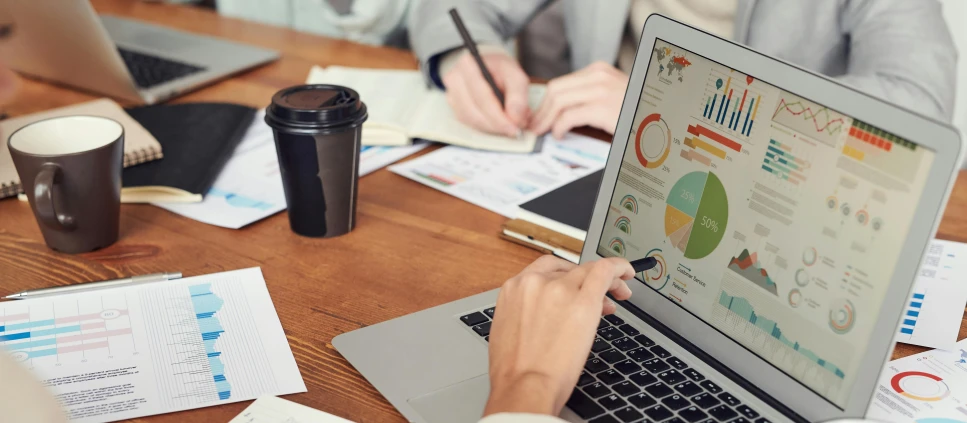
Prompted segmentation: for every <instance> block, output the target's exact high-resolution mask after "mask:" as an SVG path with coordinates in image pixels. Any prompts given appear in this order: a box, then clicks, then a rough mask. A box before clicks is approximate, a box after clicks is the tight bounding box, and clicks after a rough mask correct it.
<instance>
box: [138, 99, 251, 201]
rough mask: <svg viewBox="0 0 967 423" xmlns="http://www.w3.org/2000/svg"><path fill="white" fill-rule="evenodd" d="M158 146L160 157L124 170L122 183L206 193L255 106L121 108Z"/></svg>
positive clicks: (247, 123) (237, 141) (187, 104)
mask: <svg viewBox="0 0 967 423" xmlns="http://www.w3.org/2000/svg"><path fill="white" fill-rule="evenodd" d="M126 111H127V112H128V114H129V115H131V117H133V118H134V120H136V121H138V122H139V123H140V124H141V125H142V126H144V128H145V129H147V130H148V132H150V133H151V135H154V137H155V138H156V139H157V140H158V142H159V143H160V144H161V149H162V151H163V152H164V158H163V159H161V160H155V161H152V162H148V163H144V164H140V165H137V166H132V167H129V168H126V169H124V171H123V174H122V184H123V185H124V186H125V187H141V186H165V187H172V188H179V189H182V190H185V191H188V192H190V193H192V194H202V195H204V194H205V193H207V192H208V190H209V189H210V188H211V187H212V184H213V183H215V178H217V177H218V174H219V173H221V171H222V168H223V167H224V166H225V163H226V162H228V159H229V158H230V157H231V156H232V153H233V152H234V151H235V147H236V146H238V143H239V142H240V141H241V140H242V137H244V136H245V132H246V131H247V130H248V127H249V125H251V123H252V119H253V118H254V117H255V109H253V108H251V107H246V106H240V105H237V104H228V103H186V104H170V105H168V104H162V105H154V106H145V107H136V108H132V109H127V110H126Z"/></svg>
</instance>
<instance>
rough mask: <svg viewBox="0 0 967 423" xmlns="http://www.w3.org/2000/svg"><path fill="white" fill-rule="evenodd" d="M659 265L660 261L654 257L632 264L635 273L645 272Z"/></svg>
mask: <svg viewBox="0 0 967 423" xmlns="http://www.w3.org/2000/svg"><path fill="white" fill-rule="evenodd" d="M657 265H658V259H656V258H654V257H645V258H643V259H638V260H634V261H632V262H631V267H632V268H634V269H635V273H641V272H644V271H646V270H649V269H651V268H652V267H655V266H657Z"/></svg>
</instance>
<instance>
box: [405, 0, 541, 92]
mask: <svg viewBox="0 0 967 423" xmlns="http://www.w3.org/2000/svg"><path fill="white" fill-rule="evenodd" d="M549 2H550V0H414V1H413V3H412V5H411V6H410V11H409V17H408V19H407V27H408V30H409V35H410V46H411V47H412V48H413V52H414V53H416V57H417V59H419V61H420V69H422V70H423V74H424V75H425V76H426V77H427V79H428V80H429V81H432V82H433V83H434V84H436V85H437V86H440V80H439V76H438V75H436V65H437V63H436V62H437V61H438V60H439V56H440V55H441V54H443V53H446V52H448V51H450V50H453V49H455V48H458V47H460V46H462V45H463V40H462V39H461V38H460V34H459V33H457V29H456V27H454V26H453V21H452V20H450V14H449V11H450V9H451V8H456V9H457V10H458V11H459V12H460V18H461V19H463V22H464V24H466V26H467V31H469V32H470V35H471V36H472V37H473V39H474V41H476V42H477V43H478V44H491V45H503V44H504V40H506V39H508V38H510V37H512V36H514V35H515V34H517V32H518V31H520V29H521V28H523V27H524V25H526V24H527V22H528V21H529V20H530V19H531V17H533V16H534V14H536V13H537V12H538V11H539V10H540V9H541V8H542V7H543V6H544V5H545V4H547V3H549Z"/></svg>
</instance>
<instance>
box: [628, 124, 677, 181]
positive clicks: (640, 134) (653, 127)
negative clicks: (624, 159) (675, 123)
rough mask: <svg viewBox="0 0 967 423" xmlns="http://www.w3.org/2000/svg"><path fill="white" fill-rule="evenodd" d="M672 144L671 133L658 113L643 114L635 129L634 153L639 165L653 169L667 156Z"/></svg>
mask: <svg viewBox="0 0 967 423" xmlns="http://www.w3.org/2000/svg"><path fill="white" fill-rule="evenodd" d="M671 146H672V133H671V131H669V130H668V125H667V124H666V123H665V121H664V120H662V119H661V115H660V114H658V113H654V114H650V115H648V116H645V118H644V119H642V120H641V123H640V124H638V130H637V131H635V155H636V156H638V161H639V162H641V165H642V166H644V167H646V168H649V169H654V168H656V167H658V166H661V164H662V163H664V162H665V159H667V158H668V150H670V149H671Z"/></svg>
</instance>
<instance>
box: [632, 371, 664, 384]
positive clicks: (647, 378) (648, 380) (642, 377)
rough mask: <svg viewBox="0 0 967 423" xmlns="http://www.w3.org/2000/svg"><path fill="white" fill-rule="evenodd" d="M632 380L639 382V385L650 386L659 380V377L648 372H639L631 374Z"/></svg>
mask: <svg viewBox="0 0 967 423" xmlns="http://www.w3.org/2000/svg"><path fill="white" fill-rule="evenodd" d="M629 377H630V378H631V381H632V382H634V383H636V384H638V386H648V385H651V384H652V383H655V382H658V378H656V377H654V376H652V375H651V373H648V372H638V373H635V374H633V375H631V376H629Z"/></svg>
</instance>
